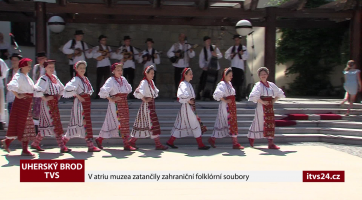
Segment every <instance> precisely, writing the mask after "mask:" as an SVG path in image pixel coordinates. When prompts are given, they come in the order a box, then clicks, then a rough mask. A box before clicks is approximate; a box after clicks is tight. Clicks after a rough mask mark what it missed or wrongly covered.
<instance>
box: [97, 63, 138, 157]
mask: <svg viewBox="0 0 362 200" xmlns="http://www.w3.org/2000/svg"><path fill="white" fill-rule="evenodd" d="M111 71H112V74H113V76H111V77H110V78H108V79H107V81H106V83H104V85H103V86H102V88H101V91H100V92H99V96H100V97H101V98H103V99H105V98H107V99H108V100H109V103H108V109H107V114H106V118H105V120H104V123H103V126H102V129H101V131H100V133H99V137H98V138H97V139H96V142H97V145H98V147H99V148H100V149H103V145H102V142H103V140H104V138H112V137H121V138H122V139H123V145H124V150H128V151H134V150H136V148H134V147H132V146H130V145H129V143H128V139H129V109H128V102H127V95H128V94H129V93H131V92H132V87H131V85H130V84H129V83H128V82H127V79H126V78H125V77H123V76H122V73H123V69H122V63H114V64H113V65H112V67H111Z"/></svg>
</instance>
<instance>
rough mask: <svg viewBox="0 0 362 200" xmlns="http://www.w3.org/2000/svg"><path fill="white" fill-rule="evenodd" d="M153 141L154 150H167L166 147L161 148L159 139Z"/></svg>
mask: <svg viewBox="0 0 362 200" xmlns="http://www.w3.org/2000/svg"><path fill="white" fill-rule="evenodd" d="M154 140H155V144H156V148H155V149H156V150H166V149H168V147H166V146H163V145H162V144H161V142H160V137H156V138H155V139H154Z"/></svg>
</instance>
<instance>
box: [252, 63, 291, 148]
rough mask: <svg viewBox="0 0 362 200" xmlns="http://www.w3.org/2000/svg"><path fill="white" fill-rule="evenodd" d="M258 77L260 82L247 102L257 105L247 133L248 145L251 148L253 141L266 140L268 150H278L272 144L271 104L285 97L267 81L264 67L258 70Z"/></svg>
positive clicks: (273, 120) (272, 120)
mask: <svg viewBox="0 0 362 200" xmlns="http://www.w3.org/2000/svg"><path fill="white" fill-rule="evenodd" d="M258 75H259V78H260V82H257V83H255V85H254V87H253V90H252V91H251V93H250V96H249V101H252V102H254V103H257V106H256V109H255V117H254V120H253V123H252V124H251V126H250V128H249V132H248V138H249V143H250V146H252V147H253V146H254V140H255V139H261V138H267V139H268V148H269V149H279V147H278V146H277V145H275V144H274V142H273V140H274V134H275V119H274V108H273V104H274V103H275V102H276V101H277V100H278V99H279V98H283V97H285V95H284V92H283V90H281V89H280V88H278V86H276V85H275V84H274V83H272V82H269V81H267V79H268V75H269V70H268V69H267V68H266V67H261V68H259V69H258Z"/></svg>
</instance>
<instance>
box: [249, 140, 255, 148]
mask: <svg viewBox="0 0 362 200" xmlns="http://www.w3.org/2000/svg"><path fill="white" fill-rule="evenodd" d="M254 141H255V139H254V138H249V144H250V146H251V147H254Z"/></svg>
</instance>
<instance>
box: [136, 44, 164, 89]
mask: <svg viewBox="0 0 362 200" xmlns="http://www.w3.org/2000/svg"><path fill="white" fill-rule="evenodd" d="M154 43H155V42H154V41H153V39H152V38H147V39H146V44H147V49H146V50H144V51H142V53H141V54H142V56H139V60H138V62H139V63H142V64H143V70H145V69H146V68H147V67H148V66H151V65H152V66H153V71H154V73H155V76H154V77H153V82H155V83H156V75H157V68H156V65H159V64H160V63H161V58H160V55H159V52H158V51H157V50H156V49H155V48H153V44H154Z"/></svg>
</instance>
